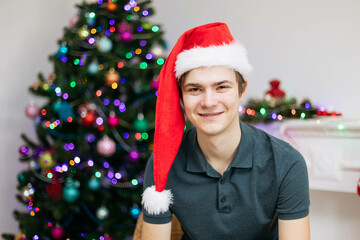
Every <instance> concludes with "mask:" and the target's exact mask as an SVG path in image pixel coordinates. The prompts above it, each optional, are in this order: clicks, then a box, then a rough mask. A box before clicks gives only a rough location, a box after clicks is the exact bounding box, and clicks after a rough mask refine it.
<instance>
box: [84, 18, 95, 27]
mask: <svg viewBox="0 0 360 240" xmlns="http://www.w3.org/2000/svg"><path fill="white" fill-rule="evenodd" d="M86 22H87V24H88V25H89V26H94V25H95V23H96V20H95V19H94V18H88V19H86Z"/></svg>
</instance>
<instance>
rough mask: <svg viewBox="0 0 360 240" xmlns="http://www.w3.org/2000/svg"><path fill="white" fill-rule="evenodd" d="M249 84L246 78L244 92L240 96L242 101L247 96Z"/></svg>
mask: <svg viewBox="0 0 360 240" xmlns="http://www.w3.org/2000/svg"><path fill="white" fill-rule="evenodd" d="M247 86H248V81H247V80H246V79H245V78H244V86H243V89H242V93H241V96H240V102H242V101H243V100H244V98H245V95H246V91H247Z"/></svg>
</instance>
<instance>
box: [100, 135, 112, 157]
mask: <svg viewBox="0 0 360 240" xmlns="http://www.w3.org/2000/svg"><path fill="white" fill-rule="evenodd" d="M96 149H97V151H98V153H100V154H101V155H104V156H106V157H109V156H111V155H113V154H114V153H115V150H116V145H115V142H114V141H113V140H112V139H111V138H109V137H107V136H105V137H103V138H102V139H101V140H100V141H99V142H98V143H97V145H96Z"/></svg>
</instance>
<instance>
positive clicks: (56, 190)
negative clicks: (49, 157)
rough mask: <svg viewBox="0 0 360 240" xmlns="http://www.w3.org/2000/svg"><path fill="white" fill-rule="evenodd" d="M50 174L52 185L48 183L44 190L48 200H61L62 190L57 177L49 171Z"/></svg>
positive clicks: (53, 172)
mask: <svg viewBox="0 0 360 240" xmlns="http://www.w3.org/2000/svg"><path fill="white" fill-rule="evenodd" d="M51 174H52V180H53V182H52V183H49V184H47V185H46V186H45V190H46V192H47V194H48V195H49V197H50V198H52V199H54V200H57V201H59V200H61V199H63V195H62V194H63V189H62V186H61V184H60V182H59V179H58V176H57V174H56V172H55V171H51Z"/></svg>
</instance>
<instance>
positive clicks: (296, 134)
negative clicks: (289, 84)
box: [256, 117, 360, 193]
mask: <svg viewBox="0 0 360 240" xmlns="http://www.w3.org/2000/svg"><path fill="white" fill-rule="evenodd" d="M256 127H258V128H260V129H262V130H264V131H266V132H268V133H270V134H272V135H274V136H275V137H278V138H280V139H283V140H285V141H287V142H289V143H290V144H291V145H293V146H294V147H295V148H296V149H298V150H299V151H300V152H301V153H302V155H303V156H304V158H305V160H306V163H307V166H308V172H309V183H310V189H313V190H325V191H336V192H350V193H356V191H357V183H358V180H359V178H360V120H350V119H344V118H341V117H330V118H329V117H324V118H317V119H310V120H287V121H282V122H280V121H278V122H274V123H271V124H267V125H265V124H257V125H256Z"/></svg>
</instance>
